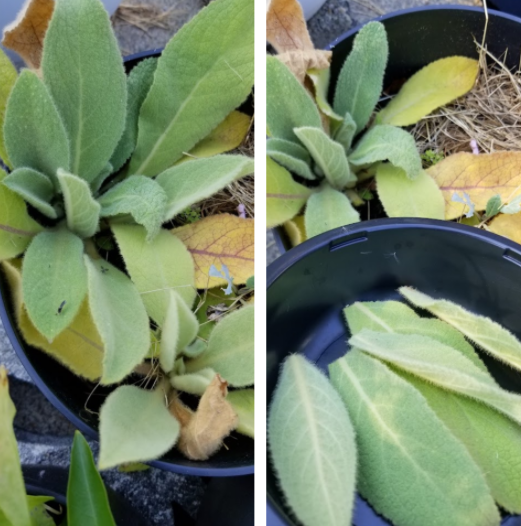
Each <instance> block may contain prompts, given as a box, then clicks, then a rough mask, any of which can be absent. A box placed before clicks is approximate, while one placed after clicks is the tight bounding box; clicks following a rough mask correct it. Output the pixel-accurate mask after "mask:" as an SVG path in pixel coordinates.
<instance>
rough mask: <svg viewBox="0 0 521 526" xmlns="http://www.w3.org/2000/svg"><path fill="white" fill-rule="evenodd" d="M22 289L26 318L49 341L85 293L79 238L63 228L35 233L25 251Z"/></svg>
mask: <svg viewBox="0 0 521 526" xmlns="http://www.w3.org/2000/svg"><path fill="white" fill-rule="evenodd" d="M22 290H23V298H24V303H25V306H26V307H27V313H28V314H29V318H30V319H31V321H32V322H33V323H34V325H35V327H36V328H37V329H38V331H39V332H41V333H42V334H43V335H44V336H45V337H46V338H47V339H48V340H49V341H51V342H52V341H53V340H54V339H55V338H56V336H58V335H59V334H60V333H61V332H62V331H63V330H64V329H66V328H67V327H68V326H69V325H70V324H71V322H72V320H73V319H74V318H75V316H76V314H78V311H79V309H80V307H81V304H82V302H83V299H84V298H85V295H86V293H87V271H86V269H85V265H84V264H83V243H82V241H81V239H80V238H78V237H77V236H75V235H74V234H72V233H71V232H69V231H68V230H66V229H65V228H61V229H59V230H54V231H47V232H42V233H41V234H38V235H37V236H36V237H35V238H34V239H33V241H32V243H31V244H30V245H29V248H28V249H27V251H26V253H25V257H24V260H23V269H22Z"/></svg>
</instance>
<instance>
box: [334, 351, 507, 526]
mask: <svg viewBox="0 0 521 526" xmlns="http://www.w3.org/2000/svg"><path fill="white" fill-rule="evenodd" d="M329 370H330V375H331V382H332V383H333V386H334V387H335V388H336V390H337V391H338V392H339V393H340V396H341V397H342V399H343V401H344V403H345V404H346V406H347V409H348V410H349V415H350V417H351V419H352V421H353V425H354V427H355V429H356V441H357V446H358V450H359V459H360V467H359V470H358V477H357V482H358V485H357V486H358V489H359V491H360V492H361V494H362V495H363V496H364V497H365V498H366V499H367V500H368V501H369V502H370V504H371V505H372V506H373V507H374V509H375V510H376V511H377V512H378V513H380V514H382V515H384V516H385V517H387V518H388V519H389V520H390V521H392V523H393V524H400V525H402V526H418V525H419V524H421V525H422V526H434V525H436V524H447V525H449V524H450V525H454V526H455V525H457V526H478V525H479V526H492V525H497V524H499V522H500V517H499V512H498V510H497V508H496V506H495V505H494V501H493V499H492V496H491V495H490V491H489V489H488V487H487V484H486V482H485V479H484V476H483V474H482V473H481V471H480V470H479V468H478V467H477V466H476V464H475V463H474V461H473V460H472V458H471V456H470V454H469V453H468V451H467V450H466V448H465V447H464V446H463V444H461V442H459V440H457V439H456V438H455V437H454V436H453V435H452V434H451V433H450V432H449V431H448V429H447V428H446V427H445V426H444V425H442V424H441V422H440V420H439V419H438V418H437V417H436V415H435V414H434V412H433V411H432V410H431V409H430V408H429V406H428V405H427V402H426V401H425V399H424V398H423V397H422V396H421V395H420V393H418V391H417V390H416V389H414V387H412V386H411V385H409V384H408V383H407V382H405V381H404V380H402V379H401V378H400V377H398V376H397V375H396V374H394V373H393V372H391V371H390V370H389V368H388V367H387V366H385V365H383V364H381V363H380V362H378V361H377V360H374V359H373V358H371V357H369V356H366V355H364V354H363V353H361V352H359V351H352V352H350V353H348V354H347V355H346V356H345V357H344V358H341V359H339V360H337V361H336V362H334V363H333V364H332V365H330V366H329ZM404 481H408V483H404ZM390 488H392V491H390Z"/></svg>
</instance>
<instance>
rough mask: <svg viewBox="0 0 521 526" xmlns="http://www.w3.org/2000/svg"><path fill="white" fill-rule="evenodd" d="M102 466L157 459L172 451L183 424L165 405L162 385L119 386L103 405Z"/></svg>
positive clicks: (108, 466) (101, 421) (100, 460)
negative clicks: (144, 387)
mask: <svg viewBox="0 0 521 526" xmlns="http://www.w3.org/2000/svg"><path fill="white" fill-rule="evenodd" d="M99 430H100V455H99V468H100V469H108V468H112V467H114V466H117V465H118V464H125V463H127V462H145V461H147V460H154V459H156V458H158V457H160V456H161V455H163V454H165V453H166V452H167V451H169V450H170V449H171V448H172V447H173V446H174V444H175V443H176V441H177V438H178V436H179V423H178V422H177V421H176V419H175V418H173V417H172V415H171V414H170V413H169V411H168V409H167V408H166V406H165V392H164V391H163V389H162V388H161V387H159V388H158V389H156V390H155V391H145V390H144V389H139V388H138V387H134V386H131V385H124V386H121V387H118V388H117V389H116V390H115V391H114V392H113V393H111V394H110V395H109V396H108V397H107V399H106V400H105V403H104V404H103V406H102V407H101V413H100V426H99Z"/></svg>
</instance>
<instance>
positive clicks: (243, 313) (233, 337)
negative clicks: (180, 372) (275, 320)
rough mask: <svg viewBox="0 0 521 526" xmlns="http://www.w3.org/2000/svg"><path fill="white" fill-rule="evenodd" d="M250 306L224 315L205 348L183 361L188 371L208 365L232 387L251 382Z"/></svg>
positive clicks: (194, 370) (251, 320)
mask: <svg viewBox="0 0 521 526" xmlns="http://www.w3.org/2000/svg"><path fill="white" fill-rule="evenodd" d="M253 314H254V306H253V305H247V306H246V307H243V308H242V309H239V310H237V311H234V312H232V313H230V314H228V315H227V316H225V317H224V318H223V319H222V320H221V321H219V322H218V323H217V325H216V326H215V328H214V329H213V330H212V332H211V334H210V339H209V341H208V349H207V350H206V351H205V352H204V353H203V354H202V355H201V356H199V357H198V358H195V359H194V360H190V361H189V362H187V363H186V370H187V372H188V373H194V372H197V371H199V370H201V369H206V368H208V367H209V368H211V369H213V370H214V371H216V372H217V373H219V374H220V375H221V376H222V377H223V378H224V379H225V380H226V381H227V382H228V383H229V384H230V385H231V386H232V387H246V386H248V385H253V382H254V378H255V375H254V361H255V360H254V316H253Z"/></svg>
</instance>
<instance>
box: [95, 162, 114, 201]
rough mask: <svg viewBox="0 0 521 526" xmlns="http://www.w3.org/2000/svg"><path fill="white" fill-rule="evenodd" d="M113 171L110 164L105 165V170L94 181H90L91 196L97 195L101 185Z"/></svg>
mask: <svg viewBox="0 0 521 526" xmlns="http://www.w3.org/2000/svg"><path fill="white" fill-rule="evenodd" d="M113 171H114V167H113V166H112V164H111V163H107V164H106V165H105V168H103V170H101V172H100V173H99V175H98V176H97V177H96V179H94V181H92V183H91V184H90V187H91V189H92V193H93V194H97V193H98V192H99V189H100V188H101V186H102V185H103V183H104V182H105V181H106V180H107V179H108V177H109V176H110V175H112V173H113Z"/></svg>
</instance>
